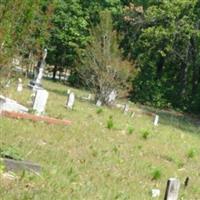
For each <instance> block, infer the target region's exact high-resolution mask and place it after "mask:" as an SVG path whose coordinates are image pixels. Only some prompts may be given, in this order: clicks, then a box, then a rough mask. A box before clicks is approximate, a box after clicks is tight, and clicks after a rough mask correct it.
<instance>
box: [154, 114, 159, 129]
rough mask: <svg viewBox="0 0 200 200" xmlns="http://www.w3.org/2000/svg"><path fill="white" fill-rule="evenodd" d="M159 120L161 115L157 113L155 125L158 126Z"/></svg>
mask: <svg viewBox="0 0 200 200" xmlns="http://www.w3.org/2000/svg"><path fill="white" fill-rule="evenodd" d="M158 122H159V115H155V118H154V122H153V125H154V126H158Z"/></svg>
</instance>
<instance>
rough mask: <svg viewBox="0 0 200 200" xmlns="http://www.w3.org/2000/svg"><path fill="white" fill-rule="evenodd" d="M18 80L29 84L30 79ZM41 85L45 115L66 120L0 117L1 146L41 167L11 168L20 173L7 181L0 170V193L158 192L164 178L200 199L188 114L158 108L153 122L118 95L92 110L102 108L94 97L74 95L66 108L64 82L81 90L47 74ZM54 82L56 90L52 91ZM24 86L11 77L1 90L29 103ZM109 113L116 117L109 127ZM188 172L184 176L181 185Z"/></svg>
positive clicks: (107, 195) (144, 195) (194, 135)
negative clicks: (111, 102) (175, 181)
mask: <svg viewBox="0 0 200 200" xmlns="http://www.w3.org/2000/svg"><path fill="white" fill-rule="evenodd" d="M23 82H24V84H26V83H27V84H28V80H23ZM16 85H17V81H16ZM43 87H44V88H45V90H47V91H48V93H49V96H48V100H47V104H46V108H45V115H44V116H48V117H51V118H57V119H60V120H66V119H67V120H69V121H71V124H68V125H67V126H66V125H62V124H50V125H49V124H48V123H44V122H43V121H42V120H39V121H35V122H34V121H32V120H27V119H16V118H9V117H4V116H1V118H0V130H1V137H0V144H1V145H0V147H1V148H0V149H1V151H3V150H4V151H6V149H8V148H11V149H12V151H13V152H16V153H18V154H19V155H20V156H21V158H23V159H22V160H24V161H23V162H25V163H26V162H27V161H28V163H29V162H31V163H32V165H33V166H35V165H36V166H38V167H39V168H36V169H40V171H39V173H40V175H37V173H38V172H36V173H35V172H34V173H33V172H30V170H26V171H24V172H23V170H21V171H17V172H15V171H14V172H13V173H15V176H16V177H18V178H17V179H16V180H18V179H20V177H21V176H22V174H23V173H25V175H23V179H22V180H21V181H17V182H16V180H15V179H14V180H12V181H11V180H10V181H9V185H7V184H8V183H7V182H8V181H5V179H6V178H5V177H4V173H6V172H4V173H2V177H1V178H0V180H1V185H0V193H1V195H2V196H3V197H4V199H13V198H14V197H15V195H16V193H17V194H18V197H19V198H23V197H24V196H25V195H26V196H27V197H28V198H32V197H33V196H38V197H39V198H40V199H48V198H49V197H50V198H52V199H64V198H65V197H66V196H67V197H69V198H70V199H81V198H82V197H83V196H84V197H85V198H86V199H91V198H94V199H96V198H98V197H100V198H102V199H113V198H115V197H116V196H117V195H121V196H122V197H123V198H129V199H136V198H137V199H151V198H159V199H164V196H165V192H166V186H167V180H168V179H169V178H178V180H179V181H180V189H179V197H183V198H184V199H192V198H193V197H195V198H196V199H198V196H199V194H200V193H199V184H200V182H199V179H198V178H197V177H198V176H199V174H198V173H199V170H198V165H199V160H200V158H199V144H200V142H199V136H198V134H199V133H200V129H199V126H198V125H195V123H194V122H193V121H192V120H191V119H190V118H189V117H188V118H187V117H184V116H177V115H176V114H174V113H171V114H169V113H165V112H164V111H163V112H161V111H160V112H157V114H158V115H159V122H158V123H156V124H154V123H155V121H157V120H158V119H157V117H156V116H155V115H151V114H149V113H148V112H147V111H145V110H144V108H140V107H138V106H137V105H134V104H133V103H130V102H129V104H127V102H124V103H123V102H118V104H120V105H122V106H121V108H118V107H119V105H118V107H117V106H116V107H113V108H109V107H106V106H101V109H102V111H101V112H98V110H99V109H100V108H99V107H98V106H96V104H95V102H94V101H93V102H91V101H89V100H88V101H82V100H81V99H80V98H75V102H74V104H73V108H72V109H71V108H67V107H66V100H67V99H68V96H69V94H67V89H70V94H71V93H74V94H75V95H76V96H79V97H81V96H82V97H85V96H86V97H87V96H88V95H89V94H88V92H87V91H84V90H77V89H76V88H71V87H69V86H68V87H66V86H65V85H62V84H59V83H53V82H51V81H46V80H43ZM58 88H59V89H58ZM52 89H54V90H53V91H54V92H50V91H52ZM57 90H60V93H62V94H63V95H61V94H60V93H59V94H58V92H55V91H57ZM22 93H23V95H21V92H18V91H17V90H16V86H15V84H13V85H11V86H10V87H9V88H5V90H3V91H2V95H4V94H5V95H8V96H10V97H12V99H14V100H16V102H18V103H20V104H22V105H25V106H27V108H29V107H30V105H28V104H27V101H28V100H29V99H30V96H31V93H32V90H30V88H28V87H25V86H24V89H23V91H22ZM127 105H129V106H127ZM127 107H128V108H129V109H128V111H126V114H125V113H124V112H125V110H127ZM133 111H135V113H134V116H133V117H131V115H132V112H133ZM151 112H152V113H155V111H153V110H152V111H151ZM22 114H23V113H22ZM36 116H38V115H37V114H36ZM109 116H112V120H113V124H114V125H113V127H111V128H110V129H108V128H107V123H108V119H109ZM38 117H39V116H38ZM40 117H42V115H41V116H40ZM155 118H156V119H155ZM145 131H146V132H147V136H146V137H145V136H144V132H145ZM12 151H11V152H10V156H12ZM0 153H1V152H0ZM8 153H9V151H8ZM16 162H19V161H16ZM1 163H2V162H1ZM18 165H19V163H18ZM18 165H17V167H18ZM1 166H2V164H1ZM22 166H24V165H22ZM22 169H24V167H23V168H22ZM25 169H26V167H25ZM34 169H35V168H34ZM97 171H98V173H97ZM41 177H42V178H41ZM186 177H190V181H189V183H188V186H187V187H186V188H185V187H184V181H185V179H186ZM4 182H5V183H4ZM26 185H30V186H28V188H27V187H26ZM63 187H64V188H63ZM52 190H54V192H53V193H52V192H51V191H52ZM8 191H9V192H8ZM86 191H87V192H86ZM158 191H159V192H158ZM157 194H159V197H158V196H156V195H157ZM133 196H134V198H132V197H133ZM153 196H155V197H153Z"/></svg>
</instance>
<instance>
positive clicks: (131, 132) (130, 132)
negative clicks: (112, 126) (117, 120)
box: [127, 126, 134, 135]
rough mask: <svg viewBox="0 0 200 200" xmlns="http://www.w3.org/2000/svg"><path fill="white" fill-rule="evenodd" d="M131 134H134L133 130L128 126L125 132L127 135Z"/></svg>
mask: <svg viewBox="0 0 200 200" xmlns="http://www.w3.org/2000/svg"><path fill="white" fill-rule="evenodd" d="M133 132H134V128H133V127H132V126H129V127H128V131H127V133H128V135H132V134H133Z"/></svg>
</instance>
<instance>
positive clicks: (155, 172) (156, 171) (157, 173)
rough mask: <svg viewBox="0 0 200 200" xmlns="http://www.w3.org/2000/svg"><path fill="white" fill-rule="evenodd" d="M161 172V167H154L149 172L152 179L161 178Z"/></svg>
mask: <svg viewBox="0 0 200 200" xmlns="http://www.w3.org/2000/svg"><path fill="white" fill-rule="evenodd" d="M161 175H162V172H161V169H159V168H155V169H153V170H152V172H151V176H152V180H158V179H160V178H161Z"/></svg>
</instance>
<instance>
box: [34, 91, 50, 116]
mask: <svg viewBox="0 0 200 200" xmlns="http://www.w3.org/2000/svg"><path fill="white" fill-rule="evenodd" d="M48 96H49V93H48V92H47V91H46V90H37V91H36V95H35V99H34V103H33V110H36V112H37V114H39V115H40V114H42V113H44V112H45V106H46V103H47V99H48Z"/></svg>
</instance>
